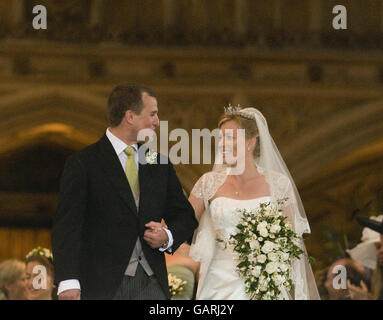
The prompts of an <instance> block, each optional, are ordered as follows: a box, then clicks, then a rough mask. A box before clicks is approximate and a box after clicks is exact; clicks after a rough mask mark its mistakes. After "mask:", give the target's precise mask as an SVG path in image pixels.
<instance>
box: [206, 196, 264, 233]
mask: <svg viewBox="0 0 383 320" xmlns="http://www.w3.org/2000/svg"><path fill="white" fill-rule="evenodd" d="M270 199H271V198H270V197H268V196H267V197H260V198H256V199H249V200H238V199H232V198H227V197H217V198H215V199H214V200H213V201H212V202H211V204H210V212H211V218H212V222H213V228H214V229H215V230H216V231H217V233H218V234H219V236H221V237H224V238H226V239H227V240H228V239H229V236H230V234H233V233H236V232H237V230H236V226H237V224H238V222H239V220H240V218H241V214H240V213H239V212H238V211H237V209H249V210H251V209H256V208H258V207H259V205H260V204H261V203H263V202H269V201H270Z"/></svg>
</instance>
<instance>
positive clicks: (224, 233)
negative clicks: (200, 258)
mask: <svg viewBox="0 0 383 320" xmlns="http://www.w3.org/2000/svg"><path fill="white" fill-rule="evenodd" d="M270 200H271V198H270V197H260V198H256V199H250V200H238V199H232V198H227V197H217V198H215V199H213V201H211V204H210V212H211V218H212V224H213V228H214V229H215V231H216V235H217V237H219V238H220V239H226V240H228V239H229V237H230V235H231V234H234V233H236V232H237V230H236V225H237V224H238V222H239V219H240V215H241V214H240V213H238V212H237V211H236V210H237V209H256V208H258V207H259V205H260V204H261V203H262V202H269V201H270ZM237 263H238V262H237V261H236V260H235V258H234V253H233V252H232V251H231V249H230V248H229V247H227V248H225V247H224V245H223V243H222V242H219V241H216V245H215V250H214V256H213V258H212V260H211V263H210V266H209V268H208V271H207V273H206V278H205V281H204V283H203V286H202V288H200V294H199V297H198V299H201V300H248V299H249V297H248V295H247V294H246V292H245V284H244V281H243V279H241V278H240V276H239V274H238V273H237V271H236V265H237ZM285 299H289V297H288V295H287V293H286V296H285Z"/></svg>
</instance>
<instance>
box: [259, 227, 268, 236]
mask: <svg viewBox="0 0 383 320" xmlns="http://www.w3.org/2000/svg"><path fill="white" fill-rule="evenodd" d="M258 231H259V234H260V235H261V236H262V237H264V238H266V237H267V236H268V235H269V232H268V231H267V229H266V228H263V229H261V230H258Z"/></svg>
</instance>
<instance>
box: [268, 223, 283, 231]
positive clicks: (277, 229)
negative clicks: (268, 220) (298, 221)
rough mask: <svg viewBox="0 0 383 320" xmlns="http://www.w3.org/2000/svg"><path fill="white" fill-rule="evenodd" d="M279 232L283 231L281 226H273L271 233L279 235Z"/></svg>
mask: <svg viewBox="0 0 383 320" xmlns="http://www.w3.org/2000/svg"><path fill="white" fill-rule="evenodd" d="M279 231H281V226H280V225H279V223H278V224H273V225H272V226H271V228H270V232H272V233H278V232H279Z"/></svg>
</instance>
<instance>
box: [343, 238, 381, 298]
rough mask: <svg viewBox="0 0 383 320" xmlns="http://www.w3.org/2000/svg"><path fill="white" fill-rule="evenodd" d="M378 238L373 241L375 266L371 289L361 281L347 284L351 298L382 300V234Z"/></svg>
mask: <svg viewBox="0 0 383 320" xmlns="http://www.w3.org/2000/svg"><path fill="white" fill-rule="evenodd" d="M379 239H380V241H379V242H375V248H376V263H377V266H376V268H375V269H374V270H373V271H372V274H371V290H369V288H367V287H366V285H365V284H364V283H363V282H361V283H360V284H359V285H353V284H349V288H350V295H351V299H352V300H383V235H380V236H379Z"/></svg>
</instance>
